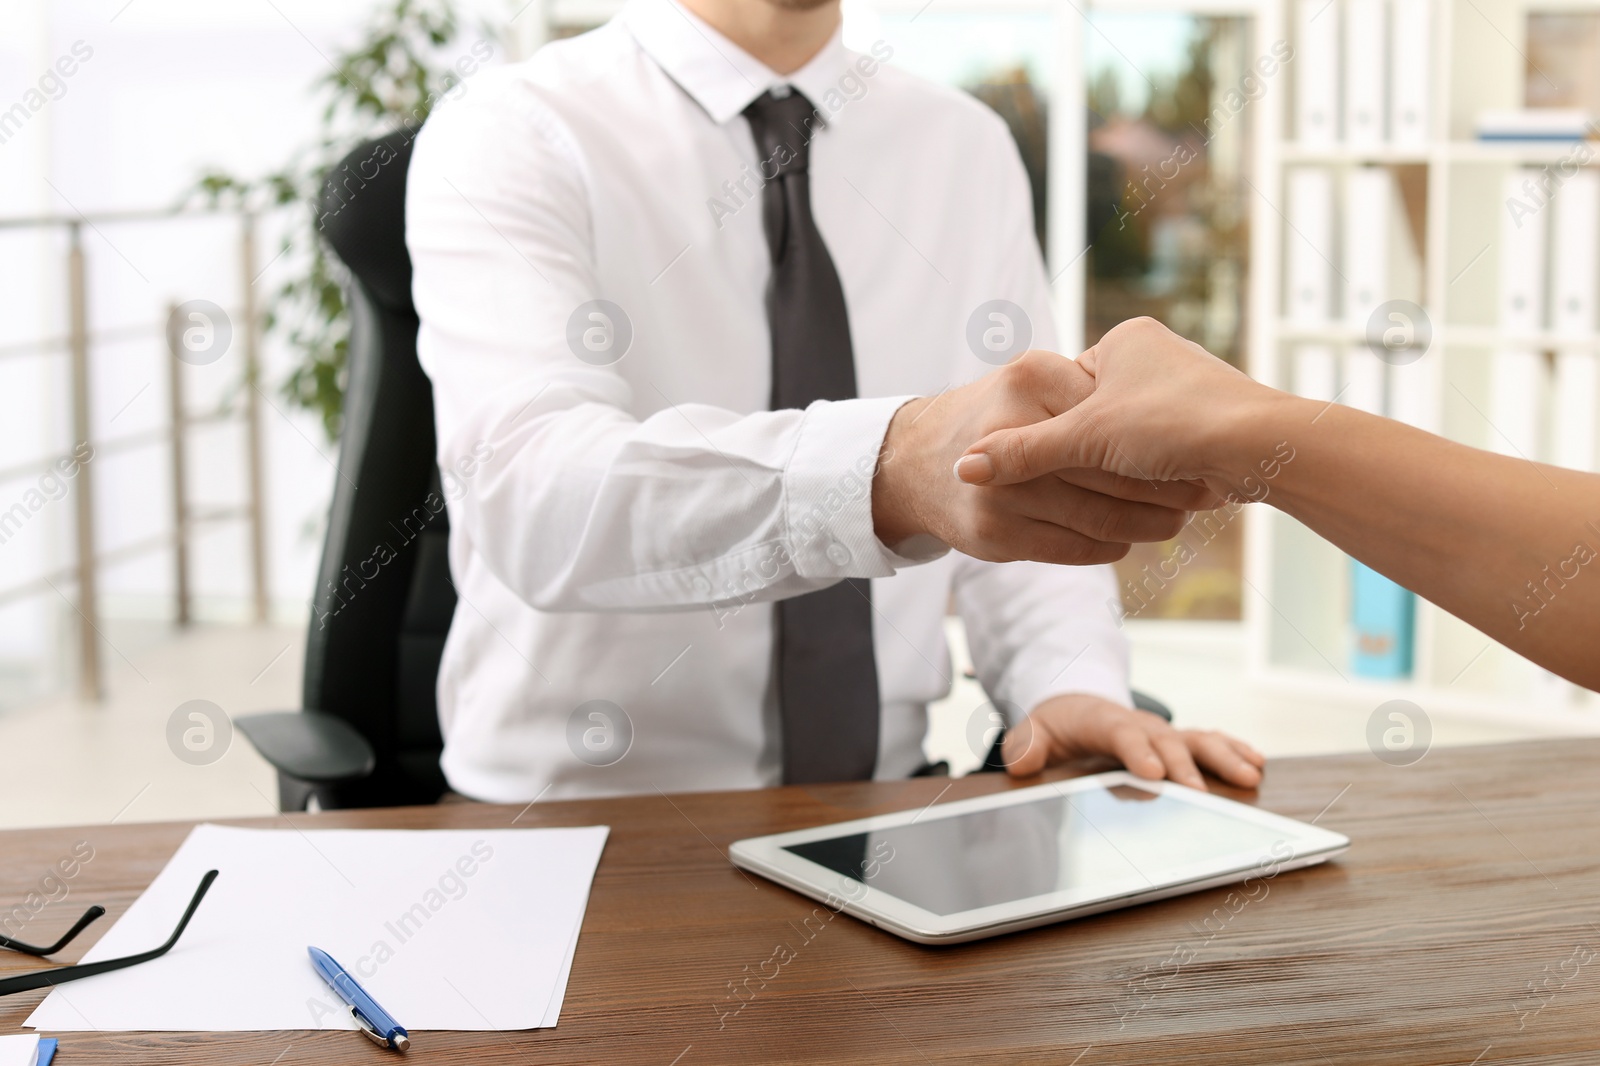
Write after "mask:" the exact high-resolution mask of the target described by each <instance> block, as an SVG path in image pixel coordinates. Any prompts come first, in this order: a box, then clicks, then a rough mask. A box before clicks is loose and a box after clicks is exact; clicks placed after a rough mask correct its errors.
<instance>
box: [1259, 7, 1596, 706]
mask: <svg viewBox="0 0 1600 1066" xmlns="http://www.w3.org/2000/svg"><path fill="white" fill-rule="evenodd" d="M1341 2H1342V0H1334V7H1333V8H1331V9H1330V11H1329V15H1332V16H1334V17H1333V18H1332V19H1330V21H1329V23H1328V26H1329V29H1330V30H1331V31H1334V32H1336V31H1337V27H1338V18H1337V14H1338V10H1339V5H1340V3H1341ZM1402 2H1403V0H1402ZM1431 4H1432V19H1433V22H1432V26H1433V31H1432V33H1431V34H1430V36H1429V40H1428V41H1427V42H1425V44H1414V43H1412V42H1405V43H1404V44H1403V46H1404V47H1406V48H1415V49H1416V50H1417V53H1418V55H1419V56H1423V55H1424V54H1425V59H1426V61H1427V62H1428V63H1429V64H1430V65H1431V77H1430V81H1431V87H1432V90H1431V99H1430V101H1429V122H1430V131H1429V138H1428V141H1427V143H1426V144H1422V145H1417V146H1405V147H1400V146H1394V145H1384V146H1376V147H1372V148H1370V149H1362V150H1356V149H1353V148H1350V147H1346V146H1343V145H1338V144H1335V145H1327V146H1324V145H1304V144H1301V143H1299V142H1298V141H1296V140H1295V139H1294V131H1293V130H1292V129H1291V128H1290V124H1291V122H1292V113H1293V108H1292V107H1290V106H1288V103H1287V102H1286V101H1276V102H1273V106H1270V107H1264V108H1263V109H1262V112H1261V113H1260V114H1259V115H1258V120H1259V122H1258V125H1257V127H1256V130H1257V133H1258V137H1259V141H1258V145H1257V154H1256V159H1255V164H1256V168H1257V182H1256V183H1257V185H1258V188H1259V191H1260V193H1261V196H1260V197H1259V198H1258V199H1257V202H1256V210H1255V212H1254V216H1253V217H1254V222H1255V226H1256V231H1257V232H1256V233H1255V235H1254V237H1255V243H1254V245H1253V248H1252V251H1253V253H1254V255H1253V258H1252V270H1251V289H1250V299H1251V308H1252V315H1251V325H1252V332H1251V336H1250V341H1249V344H1248V349H1247V353H1248V356H1247V357H1248V361H1249V363H1248V369H1249V371H1250V372H1251V374H1252V375H1253V376H1255V377H1256V378H1258V379H1260V380H1262V381H1265V382H1267V383H1268V384H1272V385H1275V386H1277V387H1287V386H1288V384H1289V383H1290V380H1291V373H1290V371H1291V365H1292V364H1291V361H1290V360H1291V352H1292V349H1293V346H1294V345H1295V344H1297V343H1318V344H1327V345H1330V346H1332V347H1333V348H1335V349H1336V350H1345V349H1349V348H1351V347H1355V346H1359V345H1361V344H1362V343H1363V337H1362V335H1361V331H1360V330H1359V329H1356V328H1353V327H1348V326H1345V325H1343V324H1342V322H1340V321H1339V320H1337V319H1336V320H1335V323H1334V324H1332V325H1328V326H1325V327H1324V326H1313V327H1307V326H1304V325H1300V324H1297V323H1291V322H1289V321H1287V320H1286V318H1285V315H1284V299H1283V292H1282V288H1283V280H1282V279H1283V271H1282V266H1283V263H1284V255H1285V249H1286V247H1287V244H1286V242H1287V241H1288V240H1290V239H1293V234H1292V233H1291V232H1290V228H1289V227H1288V225H1287V222H1286V220H1285V218H1284V217H1283V215H1282V213H1281V212H1280V210H1279V206H1278V205H1280V204H1281V200H1279V199H1277V196H1278V193H1279V190H1281V189H1282V187H1283V183H1284V179H1285V175H1286V174H1287V172H1288V171H1289V170H1290V169H1291V168H1294V167H1300V166H1315V167H1322V168H1327V169H1330V170H1332V171H1333V172H1334V173H1335V176H1336V178H1337V176H1338V175H1339V174H1340V173H1341V172H1343V171H1345V170H1347V169H1348V168H1352V167H1366V166H1387V167H1401V166H1406V167H1418V168H1422V169H1423V171H1424V172H1425V182H1424V187H1425V190H1426V195H1425V209H1424V212H1423V214H1424V227H1423V229H1424V236H1423V240H1422V241H1421V247H1420V249H1419V251H1420V253H1421V270H1422V275H1421V286H1420V293H1421V299H1420V301H1418V302H1420V303H1421V305H1422V306H1423V308H1424V310H1425V311H1426V313H1427V315H1428V316H1429V319H1430V320H1431V323H1432V326H1433V342H1432V346H1431V348H1430V350H1429V351H1428V353H1427V355H1425V356H1424V357H1423V359H1422V360H1420V361H1418V362H1417V363H1415V364H1413V365H1412V366H1411V367H1408V368H1407V370H1406V372H1407V373H1408V374H1411V372H1412V371H1413V370H1415V371H1416V373H1415V374H1413V375H1412V378H1411V379H1410V380H1409V381H1408V384H1407V387H1408V388H1412V387H1417V388H1422V389H1424V390H1425V392H1424V394H1423V401H1424V403H1423V407H1424V409H1425V410H1426V411H1427V412H1428V414H1429V415H1430V416H1431V417H1432V418H1433V419H1434V421H1435V424H1436V428H1437V429H1438V430H1439V431H1440V432H1442V433H1443V434H1444V435H1445V436H1448V437H1450V438H1452V439H1455V440H1459V441H1462V442H1463V443H1466V444H1470V445H1473V446H1475V447H1488V446H1491V445H1492V444H1493V441H1492V440H1491V437H1492V435H1493V434H1494V433H1495V430H1494V429H1493V428H1492V427H1491V426H1490V425H1488V424H1487V423H1486V419H1485V415H1484V412H1486V411H1487V410H1488V409H1489V406H1490V403H1489V397H1488V395H1487V393H1488V390H1489V381H1488V364H1489V357H1490V353H1491V352H1492V351H1493V350H1494V349H1496V348H1500V347H1506V346H1525V347H1528V348H1535V349H1538V350H1542V351H1550V350H1552V349H1555V348H1557V347H1559V348H1561V349H1563V350H1578V351H1588V352H1594V353H1596V357H1597V358H1600V334H1596V335H1591V336H1586V337H1581V338H1572V337H1565V336H1563V337H1557V336H1556V335H1555V334H1553V333H1551V332H1544V331H1539V332H1534V333H1531V334H1528V333H1525V334H1521V335H1511V334H1508V333H1506V332H1504V331H1502V330H1501V329H1500V328H1499V327H1498V325H1497V323H1496V317H1497V308H1498V299H1497V297H1498V289H1499V281H1498V274H1497V268H1498V253H1499V248H1498V244H1499V236H1500V219H1501V214H1502V212H1504V211H1505V210H1506V207H1505V204H1504V202H1503V195H1502V185H1501V183H1502V178H1503V176H1504V175H1505V174H1506V173H1507V172H1508V171H1509V170H1510V169H1512V168H1515V167H1518V166H1543V165H1545V164H1549V163H1555V162H1559V161H1561V160H1564V159H1567V158H1568V154H1569V152H1570V151H1571V145H1568V144H1552V143H1533V144H1505V143H1492V144H1484V143H1479V142H1477V141H1475V140H1473V139H1472V136H1473V123H1474V118H1475V116H1476V115H1477V114H1478V113H1480V112H1481V111H1484V110H1488V109H1510V108H1518V107H1521V106H1522V104H1523V82H1524V64H1525V62H1526V60H1525V57H1524V53H1525V51H1526V49H1525V41H1524V36H1525V31H1526V25H1527V22H1526V16H1527V14H1528V13H1529V12H1530V11H1536V12H1552V13H1554V12H1557V11H1565V12H1571V11H1597V12H1600V0H1585V2H1574V0H1560V2H1559V3H1547V2H1536V3H1521V2H1518V0H1431ZM1291 10H1292V9H1290V8H1289V7H1288V6H1287V4H1285V5H1284V6H1282V7H1281V8H1280V9H1278V10H1277V11H1276V12H1272V11H1264V12H1263V15H1262V23H1263V25H1262V29H1263V33H1264V34H1265V35H1271V34H1277V35H1289V34H1290V31H1289V27H1291V26H1292V24H1293V19H1292V18H1291V17H1290V12H1291ZM1280 27H1281V29H1280ZM1266 39H1267V40H1268V41H1270V40H1272V39H1274V37H1272V36H1267V37H1266ZM1393 46H1394V45H1393V43H1391V47H1393ZM1296 47H1297V49H1298V47H1299V44H1298V42H1296ZM1286 88H1287V90H1288V93H1289V94H1290V95H1291V96H1292V93H1293V86H1292V84H1290V85H1287V86H1286ZM1264 102H1265V101H1264ZM1592 149H1593V155H1594V157H1595V158H1593V159H1591V160H1590V162H1589V163H1588V165H1589V166H1591V167H1593V166H1595V165H1597V163H1600V144H1595V145H1592ZM1263 201H1266V202H1263ZM1336 261H1337V260H1336ZM1394 295H1396V296H1403V297H1407V298H1411V297H1410V294H1408V293H1395V294H1394ZM1532 458H1537V459H1541V460H1546V459H1548V458H1549V456H1547V455H1536V456H1532ZM1247 531H1248V532H1247V544H1246V554H1245V580H1246V585H1245V588H1244V596H1243V601H1244V615H1245V629H1246V643H1247V648H1248V655H1247V664H1248V671H1249V673H1250V676H1251V680H1252V681H1253V682H1254V683H1255V684H1256V685H1259V686H1264V687H1265V688H1267V689H1269V690H1273V691H1276V692H1280V693H1281V694H1282V695H1284V696H1285V697H1289V698H1293V697H1295V696H1301V697H1307V698H1309V697H1318V698H1328V697H1339V698H1348V699H1350V700H1353V701H1363V702H1368V703H1370V704H1371V705H1372V706H1373V707H1376V706H1377V705H1378V704H1380V703H1382V702H1384V701H1386V700H1389V699H1396V698H1400V699H1408V700H1411V701H1412V702H1414V703H1417V704H1418V705H1420V706H1421V707H1423V708H1424V709H1425V710H1427V711H1428V712H1430V713H1434V712H1444V713H1459V714H1466V715H1472V716H1476V717H1485V718H1499V719H1502V720H1515V721H1516V722H1518V723H1521V724H1524V725H1542V726H1549V727H1556V728H1559V727H1562V726H1574V727H1578V728H1582V727H1583V726H1589V725H1593V724H1600V700H1597V699H1596V698H1595V697H1594V696H1593V695H1592V694H1589V693H1584V692H1581V691H1580V690H1578V689H1576V688H1574V687H1573V686H1571V685H1569V684H1567V683H1565V682H1562V681H1559V679H1555V678H1552V677H1550V675H1548V674H1544V673H1543V672H1542V671H1539V670H1538V669H1536V668H1535V667H1533V666H1532V664H1530V663H1528V662H1527V661H1526V660H1523V659H1521V657H1520V656H1517V655H1515V654H1514V653H1512V652H1511V651H1509V650H1508V649H1506V648H1504V647H1502V646H1501V645H1499V644H1496V643H1494V642H1492V641H1490V640H1489V639H1488V638H1487V637H1485V636H1483V635H1482V634H1480V633H1478V632H1477V631H1476V630H1473V629H1472V628H1471V627H1469V626H1467V625H1465V624H1464V623H1462V622H1460V621H1458V620H1456V619H1455V618H1453V617H1451V616H1449V615H1448V614H1446V613H1445V612H1443V611H1440V610H1439V609H1437V608H1435V607H1433V606H1432V605H1431V604H1427V603H1426V602H1420V601H1419V603H1418V604H1417V616H1416V642H1415V668H1414V671H1413V675H1412V678H1411V679H1409V680H1404V681H1372V680H1365V679H1360V678H1358V677H1357V676H1356V675H1355V674H1354V673H1353V672H1352V670H1351V669H1350V666H1349V661H1350V650H1349V649H1350V639H1351V638H1350V635H1349V624H1348V617H1349V591H1348V590H1349V562H1348V560H1347V558H1346V557H1345V555H1344V554H1343V553H1342V552H1340V551H1339V550H1338V549H1336V548H1334V547H1333V546H1332V545H1330V544H1328V543H1327V542H1326V541H1323V540H1322V539H1321V538H1319V537H1317V536H1315V535H1314V534H1312V533H1311V532H1310V531H1308V530H1307V529H1305V528H1304V527H1303V526H1301V525H1300V524H1299V523H1297V522H1295V521H1294V520H1293V519H1290V518H1288V517H1286V516H1284V515H1282V514H1280V513H1278V512H1276V511H1272V510H1270V509H1267V508H1252V509H1250V512H1249V518H1248V525H1247ZM1508 609H1509V608H1508Z"/></svg>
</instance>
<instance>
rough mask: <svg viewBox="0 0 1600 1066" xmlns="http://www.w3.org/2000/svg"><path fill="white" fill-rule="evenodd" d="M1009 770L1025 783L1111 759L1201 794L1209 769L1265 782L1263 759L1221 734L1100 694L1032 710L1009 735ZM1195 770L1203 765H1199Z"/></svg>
mask: <svg viewBox="0 0 1600 1066" xmlns="http://www.w3.org/2000/svg"><path fill="white" fill-rule="evenodd" d="M1000 753H1001V755H1002V756H1003V757H1004V758H1005V762H1006V771H1007V772H1008V773H1010V774H1011V775H1012V776H1013V777H1027V776H1029V775H1031V774H1036V773H1038V772H1039V771H1040V770H1043V769H1044V768H1045V767H1047V766H1051V765H1054V764H1055V763H1058V762H1065V761H1067V760H1069V759H1079V758H1083V757H1085V756H1091V755H1109V756H1111V757H1112V758H1114V759H1120V760H1121V761H1122V765H1124V766H1126V767H1127V768H1128V769H1129V770H1130V771H1132V772H1133V773H1134V774H1136V775H1138V776H1139V777H1144V778H1149V779H1151V780H1155V781H1159V780H1160V779H1162V778H1164V777H1170V778H1171V779H1172V780H1174V781H1176V782H1177V783H1178V784H1180V785H1188V786H1189V787H1190V788H1198V789H1204V788H1205V787H1206V785H1205V780H1204V779H1203V778H1202V777H1201V776H1200V769H1201V768H1204V769H1206V770H1208V771H1210V772H1211V773H1212V774H1215V775H1216V776H1217V777H1219V778H1221V779H1222V780H1224V781H1226V782H1227V783H1228V784H1230V785H1237V786H1239V787H1240V788H1255V787H1256V786H1257V785H1259V784H1260V783H1261V771H1262V769H1263V767H1265V766H1266V764H1267V760H1266V756H1264V755H1262V754H1261V753H1260V752H1259V751H1257V750H1256V749H1254V748H1252V747H1251V746H1250V745H1248V744H1246V743H1245V742H1244V741H1242V740H1235V739H1234V738H1233V737H1230V736H1227V735H1225V734H1222V733H1211V732H1204V731H1201V730H1196V729H1174V728H1172V726H1171V725H1170V724H1169V723H1168V722H1166V721H1165V720H1163V719H1162V718H1160V717H1158V716H1156V715H1153V714H1149V713H1147V712H1145V711H1136V710H1133V709H1131V708H1128V707H1123V706H1120V705H1118V704H1115V703H1112V702H1111V701H1110V700H1106V699H1102V698H1100V697H1099V696H1089V695H1083V694H1074V695H1067V696H1055V697H1052V698H1051V699H1048V700H1045V701H1044V702H1043V703H1041V704H1039V706H1037V707H1035V708H1034V709H1033V712H1032V713H1031V714H1029V715H1028V717H1027V719H1026V720H1025V721H1024V722H1023V723H1022V724H1021V725H1019V726H1018V727H1017V728H1015V729H1013V730H1010V731H1009V732H1008V733H1007V734H1006V740H1005V744H1004V745H1003V746H1002V747H1001V749H1000ZM1197 764H1198V765H1197Z"/></svg>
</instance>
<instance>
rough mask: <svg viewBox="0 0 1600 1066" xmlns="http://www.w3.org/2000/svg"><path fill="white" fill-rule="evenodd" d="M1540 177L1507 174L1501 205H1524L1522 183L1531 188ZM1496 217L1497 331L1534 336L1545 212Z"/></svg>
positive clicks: (1540, 300) (1525, 171)
mask: <svg viewBox="0 0 1600 1066" xmlns="http://www.w3.org/2000/svg"><path fill="white" fill-rule="evenodd" d="M1543 180H1544V179H1543V175H1542V173H1541V172H1540V171H1538V170H1533V169H1531V168H1517V169H1513V170H1511V171H1509V172H1508V173H1507V174H1506V176H1505V179H1504V188H1503V189H1502V190H1501V202H1502V203H1506V204H1509V203H1512V202H1517V203H1525V202H1526V201H1527V191H1526V190H1525V189H1524V188H1523V185H1524V183H1525V182H1532V183H1533V184H1534V186H1535V187H1537V186H1539V184H1540V183H1541V182H1542V181H1543ZM1497 213H1498V214H1499V216H1500V329H1501V332H1503V333H1509V334H1514V335H1523V336H1525V335H1527V334H1530V333H1538V332H1539V330H1540V327H1541V326H1542V325H1543V322H1542V319H1543V311H1544V266H1545V262H1544V261H1545V226H1546V225H1547V224H1548V223H1549V219H1548V218H1547V217H1546V216H1547V215H1548V214H1549V212H1548V211H1543V210H1535V211H1533V212H1532V213H1524V212H1520V211H1518V212H1513V211H1511V210H1501V211H1499V212H1497Z"/></svg>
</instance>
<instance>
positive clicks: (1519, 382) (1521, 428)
mask: <svg viewBox="0 0 1600 1066" xmlns="http://www.w3.org/2000/svg"><path fill="white" fill-rule="evenodd" d="M1545 376H1546V375H1545V361H1544V353H1543V352H1540V351H1536V350H1534V349H1532V348H1516V347H1505V348H1500V349H1497V350H1496V351H1495V353H1494V355H1493V356H1491V357H1490V360H1489V411H1488V417H1489V435H1488V439H1487V441H1486V442H1485V446H1486V447H1487V448H1488V449H1489V450H1490V451H1494V452H1499V453H1501V454H1502V455H1514V456H1517V457H1518V458H1521V459H1539V458H1540V457H1541V455H1542V453H1543V452H1544V449H1543V448H1542V447H1540V432H1539V409H1540V407H1542V406H1543V404H1542V403H1541V400H1542V398H1543V396H1544V390H1545Z"/></svg>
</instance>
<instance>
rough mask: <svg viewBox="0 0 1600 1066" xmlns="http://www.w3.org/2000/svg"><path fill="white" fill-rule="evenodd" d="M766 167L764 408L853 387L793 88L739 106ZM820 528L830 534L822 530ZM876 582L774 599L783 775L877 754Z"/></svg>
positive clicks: (796, 778) (846, 775) (844, 322)
mask: <svg viewBox="0 0 1600 1066" xmlns="http://www.w3.org/2000/svg"><path fill="white" fill-rule="evenodd" d="M744 113H745V117H746V118H747V119H749V121H750V132H751V133H752V134H754V135H755V142H756V150H757V152H758V153H759V158H760V160H761V163H762V165H763V172H764V173H766V174H770V173H772V171H773V168H776V169H777V177H775V178H773V179H772V180H771V181H769V182H767V185H766V187H765V188H764V189H763V190H762V193H761V209H762V220H763V223H764V225H765V228H766V233H767V247H768V249H769V250H770V251H771V253H772V280H771V281H770V282H769V283H768V285H767V323H768V326H769V328H770V329H771V331H772V404H771V406H772V409H773V410H774V411H779V410H783V409H785V408H804V407H806V406H807V405H808V404H810V403H812V402H813V401H816V400H850V399H854V398H855V395H856V367H855V358H854V355H853V352H852V350H851V347H850V319H849V316H848V314H847V313H846V310H845V303H844V289H843V288H842V287H841V286H840V284H839V273H838V271H836V270H835V269H834V268H833V259H832V257H831V256H829V255H828V248H827V245H825V244H823V243H822V234H821V233H819V232H818V231H817V224H816V221H815V220H814V219H813V218H812V216H811V180H810V175H809V174H808V173H807V168H808V165H809V163H810V158H811V153H810V144H809V140H810V138H811V136H812V135H813V134H814V132H815V130H816V128H817V127H819V126H820V125H821V122H822V120H821V117H820V116H819V115H817V113H816V112H815V111H814V109H813V108H812V106H811V104H810V103H809V102H808V101H807V100H806V98H805V97H804V96H802V95H800V94H799V93H797V92H791V93H790V94H789V95H787V96H783V97H777V96H774V95H773V94H772V93H770V92H767V93H763V94H762V95H761V96H760V97H759V98H758V99H757V100H756V101H755V102H754V103H752V104H751V105H750V106H749V107H747V108H746V109H745V112H744ZM820 535H821V536H824V537H826V536H827V535H828V534H827V531H826V530H824V531H823V532H822V533H821V534H820ZM871 596H872V586H871V584H870V582H868V581H867V580H866V579H865V578H853V579H849V580H845V581H841V582H839V583H838V584H837V585H833V586H831V587H829V588H825V589H822V590H821V591H818V592H809V593H806V594H805V595H803V596H794V597H791V598H789V599H787V600H782V601H780V602H779V603H778V605H777V610H776V624H777V656H776V660H777V664H776V666H777V671H778V710H779V719H780V721H781V722H782V728H783V780H784V781H785V782H786V783H789V784H796V783H800V784H803V783H806V782H812V781H861V780H868V779H870V778H871V777H872V771H873V769H874V768H875V767H876V766H877V762H878V665H877V661H876V660H875V659H874V657H873V654H872V599H871Z"/></svg>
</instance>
